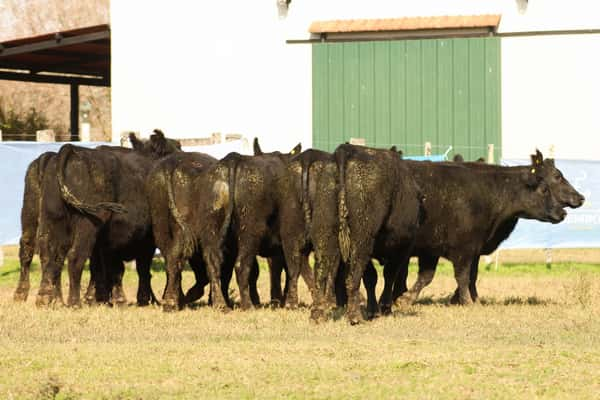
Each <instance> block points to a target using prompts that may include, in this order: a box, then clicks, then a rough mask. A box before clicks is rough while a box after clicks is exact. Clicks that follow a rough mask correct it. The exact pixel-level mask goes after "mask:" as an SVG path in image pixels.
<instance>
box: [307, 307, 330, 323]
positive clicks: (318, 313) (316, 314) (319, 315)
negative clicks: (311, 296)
mask: <svg viewBox="0 0 600 400" xmlns="http://www.w3.org/2000/svg"><path fill="white" fill-rule="evenodd" d="M310 320H311V321H312V322H314V323H316V324H319V323H322V322H326V321H327V316H326V315H325V312H324V311H323V310H321V309H318V308H313V309H312V310H311V312H310Z"/></svg>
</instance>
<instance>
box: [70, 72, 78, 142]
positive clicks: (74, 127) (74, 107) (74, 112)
mask: <svg viewBox="0 0 600 400" xmlns="http://www.w3.org/2000/svg"><path fill="white" fill-rule="evenodd" d="M78 141H79V85H78V84H76V83H71V142H78Z"/></svg>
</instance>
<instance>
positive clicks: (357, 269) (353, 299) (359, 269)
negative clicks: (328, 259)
mask: <svg viewBox="0 0 600 400" xmlns="http://www.w3.org/2000/svg"><path fill="white" fill-rule="evenodd" d="M361 247H362V246H361ZM360 250H362V249H360ZM360 250H359V251H357V250H354V251H353V253H354V254H352V255H351V256H350V268H349V270H348V276H347V277H346V291H347V292H348V310H347V313H346V316H347V318H348V321H349V322H350V324H352V325H355V324H358V323H360V322H361V321H362V319H363V318H362V314H361V312H360V282H361V279H362V277H363V274H364V272H365V269H366V266H367V263H369V261H370V260H371V257H370V253H371V252H370V251H369V252H363V251H360Z"/></svg>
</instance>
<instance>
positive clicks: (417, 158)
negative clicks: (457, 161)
mask: <svg viewBox="0 0 600 400" xmlns="http://www.w3.org/2000/svg"><path fill="white" fill-rule="evenodd" d="M450 150H452V146H450V147H448V150H446V152H445V153H444V154H432V155H430V156H402V158H403V159H405V160H415V161H435V162H442V161H448V153H450Z"/></svg>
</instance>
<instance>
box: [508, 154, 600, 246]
mask: <svg viewBox="0 0 600 400" xmlns="http://www.w3.org/2000/svg"><path fill="white" fill-rule="evenodd" d="M530 163H531V161H530V160H503V162H502V164H503V165H529V164H530ZM556 167H557V168H558V169H560V170H561V171H562V173H563V175H564V176H565V178H566V179H567V180H568V181H569V182H570V183H571V185H573V187H575V189H577V191H579V192H580V193H581V194H583V195H584V196H585V203H584V205H583V206H581V207H579V208H577V209H570V208H567V209H566V211H567V213H568V215H567V218H565V220H564V221H563V222H561V223H560V224H556V225H553V224H550V223H546V222H539V221H534V220H527V219H520V220H519V223H518V224H517V227H516V228H515V230H514V232H513V233H512V235H511V236H510V237H509V238H508V240H506V241H505V242H504V243H502V244H501V245H500V248H501V249H530V248H544V249H558V248H592V247H600V161H576V160H556Z"/></svg>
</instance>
